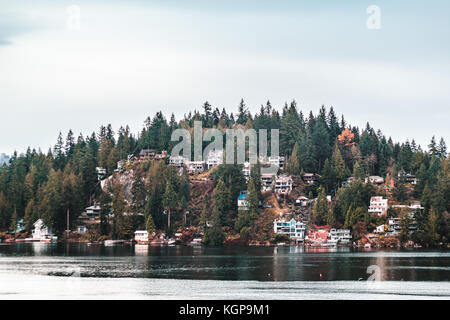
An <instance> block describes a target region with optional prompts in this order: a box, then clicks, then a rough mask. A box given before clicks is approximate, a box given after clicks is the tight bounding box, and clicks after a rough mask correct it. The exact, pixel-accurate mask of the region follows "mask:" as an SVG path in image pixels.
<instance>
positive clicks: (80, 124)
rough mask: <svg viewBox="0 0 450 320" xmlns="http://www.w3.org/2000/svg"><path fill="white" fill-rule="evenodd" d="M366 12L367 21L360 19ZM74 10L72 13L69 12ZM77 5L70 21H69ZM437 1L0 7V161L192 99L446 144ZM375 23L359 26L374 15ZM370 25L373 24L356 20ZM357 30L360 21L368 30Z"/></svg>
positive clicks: (447, 93) (446, 95)
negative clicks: (323, 116)
mask: <svg viewBox="0 0 450 320" xmlns="http://www.w3.org/2000/svg"><path fill="white" fill-rule="evenodd" d="M371 5H376V6H377V7H378V8H379V15H377V16H375V15H374V14H373V11H369V13H368V12H367V9H368V7H369V6H371ZM74 6H75V7H74ZM73 8H75V10H79V16H78V17H79V19H76V14H75V15H74V13H76V12H77V11H74V9H73ZM449 9H450V3H449V2H448V1H444V0H442V1H438V0H430V1H413V0H409V1H402V0H397V1H393V0H388V1H381V0H371V1H364V0H355V1H339V3H338V1H332V0H323V1H320V2H319V1H300V0H295V1H294V0H289V1H288V0H279V1H263V0H245V1H242V0H240V1H238V0H226V1H225V0H222V1H215V0H154V1H151V0H149V1H137V0H128V1H114V0H110V1H106V0H105V1H100V0H89V1H88V0H71V1H65V0H58V1H57V0H55V1H48V0H47V1H46V0H42V1H28V0H11V1H5V0H0V153H7V154H11V153H12V152H13V151H14V150H17V151H18V152H19V153H20V152H24V151H25V150H26V148H27V147H28V146H31V147H32V148H36V149H37V148H41V149H42V150H43V151H44V152H45V151H47V149H48V148H49V147H51V146H52V145H53V144H54V143H55V142H56V138H57V136H58V133H59V132H60V131H62V133H63V135H64V136H65V135H66V134H67V132H68V130H69V129H72V130H73V131H74V132H75V134H76V135H78V134H79V133H80V132H81V133H83V135H90V134H91V133H92V132H93V131H97V130H98V128H99V127H100V125H102V124H105V125H106V124H108V123H111V124H112V125H113V127H114V128H115V129H116V130H117V129H118V128H119V127H120V126H121V125H123V126H125V125H130V128H131V130H132V131H133V132H135V133H138V132H139V131H140V130H141V129H142V127H143V122H144V120H145V119H146V117H147V116H153V115H154V113H155V112H157V111H160V110H162V111H163V112H164V114H165V115H166V116H167V117H170V114H171V113H172V112H173V113H174V114H175V116H176V118H177V120H178V119H180V118H181V117H182V116H183V115H184V114H185V113H187V112H189V111H192V110H193V109H195V108H196V109H200V108H201V106H202V104H203V103H204V102H205V101H209V102H210V103H211V104H212V105H213V107H216V106H217V107H219V108H220V109H222V108H226V110H227V111H228V112H236V110H237V106H238V103H239V101H240V100H241V98H243V99H244V100H245V102H246V104H247V105H248V106H249V108H250V110H251V111H252V113H255V112H257V111H258V110H259V108H260V106H261V104H265V102H266V101H267V100H270V101H271V103H272V105H273V106H275V107H277V108H278V109H279V110H280V111H281V108H282V106H283V105H284V103H285V102H290V101H291V100H293V99H295V100H296V101H297V103H298V105H299V107H300V109H301V110H302V111H303V113H306V114H307V113H309V111H310V110H313V112H314V113H317V112H318V110H319V108H320V106H322V105H325V106H326V107H327V108H329V107H330V106H333V108H334V109H335V111H336V112H337V113H338V114H339V115H340V114H344V115H345V118H346V120H347V122H349V123H351V124H352V125H355V126H359V127H360V128H363V127H365V124H366V122H367V121H369V123H370V124H371V126H372V127H374V128H375V129H381V130H382V132H383V133H384V134H385V135H386V136H391V137H392V138H393V139H394V141H401V142H403V141H406V140H407V139H409V140H411V139H415V141H416V142H418V143H419V144H421V145H422V147H426V146H427V145H428V143H429V141H430V139H431V137H432V136H433V135H435V136H436V137H437V139H438V140H439V139H440V137H444V139H445V140H446V141H447V142H449V141H450V125H449V119H450V90H449V88H450V41H448V39H450V19H448V12H449ZM377 17H379V19H377V20H376V21H379V26H380V28H379V29H373V28H369V27H368V24H367V21H368V19H372V18H377ZM369 21H373V20H369ZM369 26H373V25H372V24H370V25H369Z"/></svg>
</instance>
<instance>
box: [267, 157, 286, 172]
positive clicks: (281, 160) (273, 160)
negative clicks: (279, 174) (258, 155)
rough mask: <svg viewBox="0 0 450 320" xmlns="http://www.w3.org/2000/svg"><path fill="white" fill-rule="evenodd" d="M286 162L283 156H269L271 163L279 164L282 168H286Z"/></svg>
mask: <svg viewBox="0 0 450 320" xmlns="http://www.w3.org/2000/svg"><path fill="white" fill-rule="evenodd" d="M284 162H285V160H284V157H283V156H278V157H269V164H270V165H274V166H277V167H278V168H280V170H283V169H284Z"/></svg>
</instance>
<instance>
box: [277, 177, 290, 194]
mask: <svg viewBox="0 0 450 320" xmlns="http://www.w3.org/2000/svg"><path fill="white" fill-rule="evenodd" d="M292 187H293V181H292V177H291V176H289V175H280V176H279V177H277V178H276V179H275V185H274V190H275V192H276V193H278V194H289V193H291V191H292Z"/></svg>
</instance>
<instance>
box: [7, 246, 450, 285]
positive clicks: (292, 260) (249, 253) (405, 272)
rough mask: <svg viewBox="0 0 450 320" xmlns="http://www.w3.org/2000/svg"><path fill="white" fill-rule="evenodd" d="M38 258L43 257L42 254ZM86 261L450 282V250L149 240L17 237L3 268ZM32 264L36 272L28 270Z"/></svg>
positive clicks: (199, 273)
mask: <svg viewBox="0 0 450 320" xmlns="http://www.w3.org/2000/svg"><path fill="white" fill-rule="evenodd" d="M36 257H40V258H39V259H37V258H36ZM68 265H70V266H74V267H79V268H80V270H82V272H81V276H82V277H116V278H122V277H132V278H165V279H209V280H259V281H327V280H358V279H360V280H361V279H362V280H366V279H367V278H368V277H369V274H367V268H368V267H369V266H371V265H376V266H378V267H379V268H380V270H381V274H380V276H381V279H382V280H405V281H429V280H430V281H448V280H449V278H450V267H449V266H450V253H449V251H427V250H401V251H396V250H381V251H377V250H373V249H372V250H363V251H359V250H356V249H353V248H349V247H335V248H322V247H319V248H317V247H316V248H310V247H302V246H279V247H223V248H209V247H204V246H199V245H196V246H145V245H144V246H142V245H136V246H132V245H119V246H111V247H104V246H102V245H94V244H93V245H87V244H75V243H73V244H49V243H17V244H2V245H0V270H2V269H8V270H22V271H25V272H28V271H29V272H33V273H39V274H43V275H49V274H50V275H55V274H59V273H64V272H65V271H64V270H65V269H64V268H67V266H68ZM27 270H28V271H27Z"/></svg>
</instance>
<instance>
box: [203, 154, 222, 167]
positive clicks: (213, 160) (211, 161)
mask: <svg viewBox="0 0 450 320" xmlns="http://www.w3.org/2000/svg"><path fill="white" fill-rule="evenodd" d="M222 163H223V150H216V149H213V150H210V151H209V154H208V156H207V157H206V167H207V168H208V170H209V169H211V168H214V167H216V166H218V165H219V164H222Z"/></svg>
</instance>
